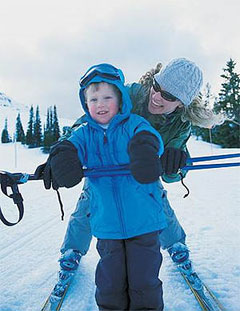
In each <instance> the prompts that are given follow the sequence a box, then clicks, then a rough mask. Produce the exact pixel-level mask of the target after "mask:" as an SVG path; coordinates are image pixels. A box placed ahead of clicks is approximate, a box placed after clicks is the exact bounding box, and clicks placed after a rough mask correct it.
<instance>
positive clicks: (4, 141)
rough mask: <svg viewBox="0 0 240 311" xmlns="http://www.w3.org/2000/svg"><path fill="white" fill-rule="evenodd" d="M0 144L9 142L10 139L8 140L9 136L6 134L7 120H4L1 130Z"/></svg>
mask: <svg viewBox="0 0 240 311" xmlns="http://www.w3.org/2000/svg"><path fill="white" fill-rule="evenodd" d="M1 142H2V143H3V144H5V143H10V142H11V138H10V136H9V134H8V125H7V118H6V119H5V125H4V129H3V130H2V137H1Z"/></svg>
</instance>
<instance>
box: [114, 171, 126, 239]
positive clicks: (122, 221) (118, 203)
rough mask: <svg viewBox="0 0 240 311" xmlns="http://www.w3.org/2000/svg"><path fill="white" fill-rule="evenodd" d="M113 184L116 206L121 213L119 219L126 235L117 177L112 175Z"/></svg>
mask: <svg viewBox="0 0 240 311" xmlns="http://www.w3.org/2000/svg"><path fill="white" fill-rule="evenodd" d="M112 185H113V195H114V198H115V200H116V206H117V211H118V215H119V219H120V224H121V227H122V232H123V235H124V236H127V233H126V227H125V224H124V219H123V212H122V204H121V199H120V196H119V193H118V191H117V187H116V178H114V177H112Z"/></svg>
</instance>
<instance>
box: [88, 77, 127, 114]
mask: <svg viewBox="0 0 240 311" xmlns="http://www.w3.org/2000/svg"><path fill="white" fill-rule="evenodd" d="M100 83H106V84H108V85H109V86H110V87H111V88H112V90H113V92H114V93H115V94H116V96H117V98H118V103H119V109H120V108H121V107H122V93H121V91H120V90H119V89H118V87H117V86H116V85H114V84H111V83H107V82H104V81H102V82H94V83H91V84H89V85H88V86H87V87H86V88H85V90H84V97H85V100H86V99H87V91H88V89H89V88H90V87H92V88H93V90H94V91H98V89H99V84H100Z"/></svg>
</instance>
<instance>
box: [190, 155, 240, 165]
mask: <svg viewBox="0 0 240 311" xmlns="http://www.w3.org/2000/svg"><path fill="white" fill-rule="evenodd" d="M237 157H240V153H232V154H219V155H214V156H203V157H194V158H188V159H187V163H192V162H202V161H212V160H221V159H230V158H237Z"/></svg>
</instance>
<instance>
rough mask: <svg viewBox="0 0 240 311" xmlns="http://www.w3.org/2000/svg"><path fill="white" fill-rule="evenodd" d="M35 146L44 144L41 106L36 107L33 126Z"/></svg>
mask: <svg viewBox="0 0 240 311" xmlns="http://www.w3.org/2000/svg"><path fill="white" fill-rule="evenodd" d="M33 137H34V146H35V147H39V146H41V145H42V126H41V119H40V114H39V106H37V109H36V116H35V122H34V128H33Z"/></svg>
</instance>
